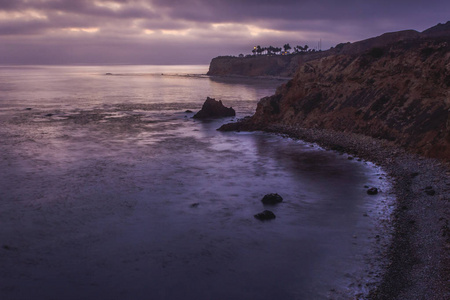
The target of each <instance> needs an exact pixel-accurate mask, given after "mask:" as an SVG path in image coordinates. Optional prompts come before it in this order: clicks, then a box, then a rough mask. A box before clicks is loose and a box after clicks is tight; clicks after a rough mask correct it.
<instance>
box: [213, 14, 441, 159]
mask: <svg viewBox="0 0 450 300" xmlns="http://www.w3.org/2000/svg"><path fill="white" fill-rule="evenodd" d="M318 54H319V57H315V58H314V57H312V56H311V57H309V58H307V59H304V60H303V61H302V60H299V61H298V67H297V69H296V71H295V74H294V75H293V77H292V79H291V80H290V81H289V82H287V83H286V84H283V85H282V86H280V87H279V88H278V89H277V91H276V93H275V95H273V96H270V97H265V98H263V99H261V100H260V101H259V103H258V106H257V110H256V113H255V114H254V115H253V116H252V117H251V118H246V119H245V120H243V121H241V122H240V123H239V124H231V125H225V126H224V127H223V128H222V129H223V130H227V129H233V128H234V129H236V128H238V129H241V130H246V129H251V130H265V129H266V128H268V127H270V126H273V125H277V126H290V127H302V128H308V129H325V130H333V131H337V132H349V133H356V134H363V135H366V136H370V137H373V138H376V139H380V140H386V141H390V142H392V143H394V144H396V145H397V146H400V147H402V148H404V149H407V150H409V151H411V152H415V153H418V154H421V155H424V156H428V157H433V158H440V159H444V160H447V161H449V160H450V118H449V109H450V22H447V23H446V24H439V25H437V26H435V27H432V28H430V29H428V30H425V31H424V32H422V33H419V32H416V31H413V30H407V31H401V32H396V33H387V34H384V35H381V36H379V37H376V38H372V39H368V40H364V41H360V42H356V43H352V44H343V45H341V46H340V47H339V49H336V48H334V49H330V50H328V51H324V52H322V53H320V52H319V53H318ZM294 57H295V56H294ZM305 57H307V55H305V56H303V58H305ZM255 62H256V60H255ZM247 67H248V66H245V67H243V68H247ZM233 68H235V67H233ZM255 72H256V71H255ZM286 72H287V73H289V72H290V71H289V70H287V71H286ZM247 73H250V72H247ZM281 73H282V72H280V74H281ZM287 73H286V74H287Z"/></svg>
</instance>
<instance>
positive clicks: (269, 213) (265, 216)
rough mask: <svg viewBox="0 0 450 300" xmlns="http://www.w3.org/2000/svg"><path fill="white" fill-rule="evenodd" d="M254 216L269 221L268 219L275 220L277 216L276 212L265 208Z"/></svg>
mask: <svg viewBox="0 0 450 300" xmlns="http://www.w3.org/2000/svg"><path fill="white" fill-rule="evenodd" d="M254 217H255V218H256V219H258V220H260V221H268V220H273V219H275V218H276V216H275V214H274V213H273V212H272V211H270V210H265V211H263V212H260V213H258V214H256V215H254Z"/></svg>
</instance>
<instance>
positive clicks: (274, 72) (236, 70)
mask: <svg viewBox="0 0 450 300" xmlns="http://www.w3.org/2000/svg"><path fill="white" fill-rule="evenodd" d="M326 55H327V54H326V53H325V51H324V52H315V53H303V54H296V55H285V56H284V55H283V56H282V55H271V56H269V55H260V56H250V57H233V56H219V57H216V58H213V59H212V61H211V63H210V65H209V71H208V73H207V75H211V76H251V77H268V76H273V77H289V78H291V77H292V76H293V75H294V74H295V71H296V70H297V69H298V67H299V65H300V64H302V63H304V62H307V61H310V60H313V59H317V58H320V57H323V56H326Z"/></svg>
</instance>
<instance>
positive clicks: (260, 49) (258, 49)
mask: <svg viewBox="0 0 450 300" xmlns="http://www.w3.org/2000/svg"><path fill="white" fill-rule="evenodd" d="M263 51H264V49H263V48H261V46H260V45H258V46H256V53H258V54H259V55H261V53H262V52H263Z"/></svg>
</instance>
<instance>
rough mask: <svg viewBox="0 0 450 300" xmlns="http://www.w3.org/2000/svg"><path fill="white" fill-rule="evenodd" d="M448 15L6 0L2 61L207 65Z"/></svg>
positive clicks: (180, 0) (262, 5) (143, 1)
mask: <svg viewBox="0 0 450 300" xmlns="http://www.w3.org/2000/svg"><path fill="white" fill-rule="evenodd" d="M449 11H450V2H449V1H435V0H430V1H427V2H423V1H415V0H412V1H404V0H400V1H394V0H390V1H387V0H379V1H375V0H367V1H356V0H343V1H331V0H316V1H313V0H303V1H302V0H278V1H275V0H270V1H269V0H247V1H245V0H0V39H1V42H0V63H7V62H20V61H21V58H22V61H27V62H28V61H32V60H33V59H31V58H32V57H34V60H36V61H38V62H39V61H40V62H46V63H47V62H49V61H51V60H52V58H56V57H59V58H58V59H57V61H59V62H61V61H66V62H93V61H95V60H97V61H99V62H100V61H101V62H104V61H105V60H108V61H109V62H121V63H124V62H126V61H127V59H128V61H129V62H133V63H137V62H139V61H140V62H145V63H152V62H153V61H155V62H157V63H161V62H162V60H163V59H168V62H173V60H174V57H175V56H176V57H177V59H184V60H185V61H186V62H187V61H189V62H192V61H197V62H202V63H207V62H209V59H210V58H211V57H213V56H216V55H227V54H233V55H234V54H239V53H249V51H250V50H249V49H251V48H252V47H253V45H256V44H261V45H270V44H271V45H274V46H279V45H282V44H284V43H287V42H289V43H292V44H305V43H308V44H310V45H311V44H316V45H317V41H318V40H319V39H322V40H323V45H324V48H327V47H330V46H334V45H336V44H337V43H340V42H347V41H356V40H360V39H364V38H369V37H372V36H376V35H380V34H382V33H384V32H387V31H396V30H403V29H416V30H424V29H426V28H428V27H431V26H433V25H435V24H437V23H438V22H446V21H448V18H449V16H448V12H449ZM46 53H52V55H50V54H48V55H46ZM99 53H102V54H101V55H100V54H99ZM127 53H128V54H127ZM164 57H165V58H164ZM12 58H14V59H12ZM169 58H171V60H169Z"/></svg>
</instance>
